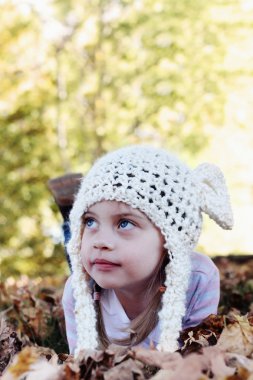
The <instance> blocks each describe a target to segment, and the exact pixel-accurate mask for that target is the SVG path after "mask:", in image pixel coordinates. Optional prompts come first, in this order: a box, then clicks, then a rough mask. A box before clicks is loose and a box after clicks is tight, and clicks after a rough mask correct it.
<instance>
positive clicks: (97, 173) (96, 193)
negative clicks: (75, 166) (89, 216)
mask: <svg viewBox="0 0 253 380" xmlns="http://www.w3.org/2000/svg"><path fill="white" fill-rule="evenodd" d="M102 200H116V201H121V202H125V203H126V204H128V205H130V206H131V207H133V208H137V209H139V210H140V211H142V212H143V213H144V214H145V215H146V216H147V217H148V218H149V219H150V220H151V221H152V222H153V223H154V225H155V226H156V227H158V228H159V229H160V231H161V233H162V235H163V236H164V240H165V244H164V247H165V248H166V249H167V251H168V255H169V258H170V261H169V264H168V265H167V266H166V268H165V272H166V280H165V284H164V285H165V286H166V291H165V292H164V294H163V296H162V307H161V310H160V312H159V314H158V317H159V321H160V325H161V336H160V342H159V346H158V348H159V349H160V350H163V351H168V352H173V351H175V350H177V348H178V343H177V340H178V337H179V332H180V330H181V328H182V318H183V317H184V315H185V311H186V308H185V301H186V291H187V289H188V284H189V278H190V273H191V262H190V254H191V252H192V250H193V249H194V247H195V245H196V244H197V242H198V239H199V235H200V232H201V227H202V211H203V212H205V213H207V214H208V215H209V216H210V217H211V218H212V219H213V220H214V221H215V222H216V223H217V224H219V225H220V226H221V227H222V228H224V229H231V228H232V225H233V216H232V210H231V207H230V201H229V196H228V193H227V188H226V184H225V180H224V177H223V174H222V172H221V170H220V169H219V168H218V167H216V166H215V165H211V164H207V163H205V164H202V165H200V166H198V167H197V168H196V169H195V170H190V169H189V168H188V167H187V166H186V165H185V164H183V163H182V162H181V161H179V160H178V159H177V158H176V157H175V156H174V155H172V154H170V153H168V152H167V151H165V150H162V149H157V148H153V147H149V146H141V145H136V146H130V147H125V148H122V149H119V150H117V151H115V152H112V153H109V154H107V155H105V156H104V157H102V158H100V159H99V160H98V161H97V162H96V163H95V164H94V166H93V167H92V168H91V170H90V171H89V172H88V174H87V175H86V176H85V177H84V179H83V180H82V183H81V186H80V189H79V192H78V193H77V196H76V200H75V202H74V205H73V209H72V211H71V213H70V226H71V239H70V241H69V243H68V247H67V249H68V252H69V255H70V258H71V264H72V269H73V275H72V287H73V293H74V297H75V301H76V302H75V318H76V325H77V347H76V351H75V354H76V355H78V353H79V352H80V350H82V349H96V348H97V346H98V332H97V331H96V313H95V309H94V304H93V302H94V301H93V299H92V296H91V293H90V290H89V284H88V282H87V279H86V277H87V276H85V273H84V269H83V266H82V263H81V257H80V247H81V239H82V236H81V226H82V216H83V214H84V213H85V212H86V211H87V209H88V208H89V207H90V206H91V205H93V204H95V203H96V202H100V201H102Z"/></svg>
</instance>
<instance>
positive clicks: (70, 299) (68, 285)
mask: <svg viewBox="0 0 253 380" xmlns="http://www.w3.org/2000/svg"><path fill="white" fill-rule="evenodd" d="M62 303H63V304H65V305H66V304H70V303H71V304H72V303H74V296H73V288H72V275H70V276H69V277H68V278H67V280H66V282H65V285H64V290H63V295H62Z"/></svg>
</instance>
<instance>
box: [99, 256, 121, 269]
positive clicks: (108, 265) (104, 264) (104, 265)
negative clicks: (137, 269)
mask: <svg viewBox="0 0 253 380" xmlns="http://www.w3.org/2000/svg"><path fill="white" fill-rule="evenodd" d="M93 265H95V266H96V268H97V269H98V270H101V271H107V270H111V269H113V268H116V267H119V266H120V264H117V263H113V262H112V261H108V260H103V259H96V260H94V262H93Z"/></svg>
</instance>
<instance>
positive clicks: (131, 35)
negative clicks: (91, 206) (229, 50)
mask: <svg viewBox="0 0 253 380" xmlns="http://www.w3.org/2000/svg"><path fill="white" fill-rule="evenodd" d="M39 3H40V2H36V1H31V2H25V1H19V2H16V1H14V0H13V1H3V2H1V5H0V7H1V23H0V32H1V52H0V56H1V59H0V72H1V101H0V125H1V133H0V152H1V164H2V165H1V168H0V175H1V178H2V181H1V185H0V201H1V207H2V210H1V217H0V227H1V228H0V239H1V244H2V247H1V269H2V273H1V275H2V277H3V278H5V277H8V276H9V275H11V274H12V275H16V274H17V275H18V274H20V273H27V274H29V276H35V275H38V274H40V275H44V274H50V273H51V274H54V273H55V272H61V273H62V272H63V271H67V267H66V263H65V259H64V254H63V249H62V247H60V245H59V244H54V243H53V242H52V240H51V238H50V236H48V235H50V232H49V231H50V230H52V229H53V228H55V225H56V223H58V225H59V224H60V222H59V220H58V222H57V221H56V219H55V216H54V214H55V206H54V205H53V200H52V199H51V197H50V195H49V192H48V191H47V189H46V182H47V180H48V179H49V178H51V177H54V176H57V175H60V174H63V173H64V172H68V171H71V170H78V171H79V170H81V171H82V172H85V171H86V170H87V168H88V167H89V165H90V164H91V162H92V161H93V160H94V159H95V158H97V157H98V156H99V155H101V154H102V153H104V152H106V151H108V150H111V149H114V148H116V147H119V146H122V145H125V144H127V143H136V142H147V143H155V144H157V145H163V146H165V147H170V148H171V149H172V150H180V149H185V151H186V152H188V154H190V155H194V154H196V153H197V152H198V151H199V150H200V149H201V148H202V147H203V146H204V145H205V144H207V143H208V141H207V137H206V135H205V132H204V131H205V128H203V127H205V126H206V125H209V124H211V125H214V126H217V127H219V126H220V125H221V124H222V122H223V109H224V88H223V87H224V81H223V78H224V69H223V68H222V62H223V59H224V54H225V51H226V45H227V42H228V37H229V33H230V30H231V28H232V26H234V25H232V26H231V25H230V24H229V23H228V22H227V23H225V26H224V23H223V24H222V23H220V22H219V19H218V18H217V20H216V18H215V17H213V11H214V10H216V12H218V13H219V10H224V9H225V11H226V7H231V4H234V6H235V7H236V6H237V4H238V2H237V1H234V2H233V1H232V2H231V1H230V2H223V3H221V2H220V1H218V0H215V1H212V2H211V3H210V2H204V1H202V0H194V1H190V2H189V1H187V0H183V1H167V0H162V1H159V2H158V1H155V0H143V1H137V0H136V1H126V0H125V1H123V0H122V1H118V2H116V1H112V0H111V1H109V0H96V1H92V2H91V1H80V0H61V1H59V0H55V1H53V2H49V1H45V2H42V3H43V4H39ZM224 30H226V32H227V36H224ZM225 75H227V76H229V73H228V72H225Z"/></svg>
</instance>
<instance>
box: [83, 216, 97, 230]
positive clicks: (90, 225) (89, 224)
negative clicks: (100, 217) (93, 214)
mask: <svg viewBox="0 0 253 380" xmlns="http://www.w3.org/2000/svg"><path fill="white" fill-rule="evenodd" d="M84 225H85V226H86V227H88V228H93V227H95V226H96V222H95V220H94V219H92V218H86V219H84Z"/></svg>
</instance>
